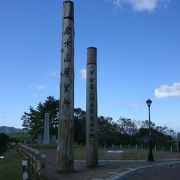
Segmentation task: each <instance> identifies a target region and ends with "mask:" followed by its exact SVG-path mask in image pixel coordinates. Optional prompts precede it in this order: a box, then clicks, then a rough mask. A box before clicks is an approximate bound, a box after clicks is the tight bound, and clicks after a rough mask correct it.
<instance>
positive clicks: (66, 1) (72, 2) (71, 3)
mask: <svg viewBox="0 0 180 180" xmlns="http://www.w3.org/2000/svg"><path fill="white" fill-rule="evenodd" d="M65 3H71V4H74V2H73V1H64V2H63V4H65Z"/></svg>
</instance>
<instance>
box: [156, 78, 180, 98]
mask: <svg viewBox="0 0 180 180" xmlns="http://www.w3.org/2000/svg"><path fill="white" fill-rule="evenodd" d="M154 95H155V96H156V97H157V98H167V97H180V82H175V83H174V84H173V85H172V86H168V85H162V86H160V87H158V88H156V89H155V90H154Z"/></svg>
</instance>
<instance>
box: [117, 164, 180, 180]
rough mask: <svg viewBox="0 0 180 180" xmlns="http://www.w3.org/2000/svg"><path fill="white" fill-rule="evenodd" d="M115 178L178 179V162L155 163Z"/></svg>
mask: <svg viewBox="0 0 180 180" xmlns="http://www.w3.org/2000/svg"><path fill="white" fill-rule="evenodd" d="M128 174H131V173H130V172H129V173H126V175H125V176H120V177H119V178H117V177H116V178H114V179H116V180H180V162H178V163H177V162H171V163H167V164H165V165H158V166H157V165H156V166H154V167H149V168H145V169H139V170H137V171H134V172H132V174H131V175H130V176H129V177H128Z"/></svg>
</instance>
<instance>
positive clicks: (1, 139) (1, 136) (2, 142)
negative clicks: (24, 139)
mask: <svg viewBox="0 0 180 180" xmlns="http://www.w3.org/2000/svg"><path fill="white" fill-rule="evenodd" d="M8 142H9V136H8V135H6V134H5V133H0V155H1V154H3V153H5V152H6V150H7V147H8Z"/></svg>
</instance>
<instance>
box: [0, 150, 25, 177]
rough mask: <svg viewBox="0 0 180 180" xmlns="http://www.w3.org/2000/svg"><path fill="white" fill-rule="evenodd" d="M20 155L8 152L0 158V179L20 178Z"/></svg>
mask: <svg viewBox="0 0 180 180" xmlns="http://www.w3.org/2000/svg"><path fill="white" fill-rule="evenodd" d="M21 164H22V157H21V156H20V155H19V154H18V153H16V152H8V153H7V154H6V155H5V159H0V180H12V179H13V180H20V179H22V165H21Z"/></svg>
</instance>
